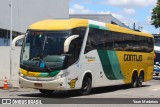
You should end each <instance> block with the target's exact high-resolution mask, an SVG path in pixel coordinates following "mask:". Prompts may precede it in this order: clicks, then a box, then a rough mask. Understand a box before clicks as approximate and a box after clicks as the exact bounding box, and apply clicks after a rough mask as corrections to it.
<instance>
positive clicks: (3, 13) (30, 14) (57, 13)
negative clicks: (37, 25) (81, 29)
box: [0, 0, 69, 46]
mask: <svg viewBox="0 0 160 107" xmlns="http://www.w3.org/2000/svg"><path fill="white" fill-rule="evenodd" d="M0 2H1V3H0V46H5V45H9V40H8V39H9V37H10V36H9V35H10V31H9V30H10V26H11V5H12V12H13V15H12V22H13V26H12V27H13V36H17V35H18V34H21V33H25V32H26V30H27V28H28V26H29V25H30V24H32V23H34V22H37V21H39V20H43V19H56V18H69V0H12V4H11V0H1V1H0Z"/></svg>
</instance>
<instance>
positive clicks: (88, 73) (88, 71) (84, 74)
mask: <svg viewBox="0 0 160 107" xmlns="http://www.w3.org/2000/svg"><path fill="white" fill-rule="evenodd" d="M85 76H88V77H90V78H91V81H92V86H93V73H92V71H91V70H87V71H85V72H84V73H83V75H82V79H81V82H80V87H82V82H83V79H84V77H85Z"/></svg>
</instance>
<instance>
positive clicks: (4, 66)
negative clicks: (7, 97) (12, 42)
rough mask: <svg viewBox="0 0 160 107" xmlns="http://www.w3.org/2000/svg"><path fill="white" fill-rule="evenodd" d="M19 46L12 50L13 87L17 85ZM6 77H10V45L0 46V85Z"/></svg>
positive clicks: (1, 85) (0, 85)
mask: <svg viewBox="0 0 160 107" xmlns="http://www.w3.org/2000/svg"><path fill="white" fill-rule="evenodd" d="M20 50H21V48H20V47H16V48H15V50H14V51H12V81H11V82H12V84H13V87H18V86H19V83H18V71H19V59H20ZM5 77H7V79H8V81H9V79H10V47H8V46H0V87H3V80H4V78H5Z"/></svg>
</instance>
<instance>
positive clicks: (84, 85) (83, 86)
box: [82, 81, 88, 91]
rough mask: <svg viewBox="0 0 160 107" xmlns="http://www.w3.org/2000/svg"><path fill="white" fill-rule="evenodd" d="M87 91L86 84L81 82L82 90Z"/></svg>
mask: <svg viewBox="0 0 160 107" xmlns="http://www.w3.org/2000/svg"><path fill="white" fill-rule="evenodd" d="M87 89H88V82H87V81H85V82H83V85H82V90H83V91H87Z"/></svg>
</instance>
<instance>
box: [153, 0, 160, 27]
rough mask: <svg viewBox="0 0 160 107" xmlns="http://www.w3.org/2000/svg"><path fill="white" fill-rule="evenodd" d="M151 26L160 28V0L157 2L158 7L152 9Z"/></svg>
mask: <svg viewBox="0 0 160 107" xmlns="http://www.w3.org/2000/svg"><path fill="white" fill-rule="evenodd" d="M151 24H152V25H154V26H155V28H159V27H160V0H158V1H157V5H156V7H155V8H153V9H152V17H151Z"/></svg>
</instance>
